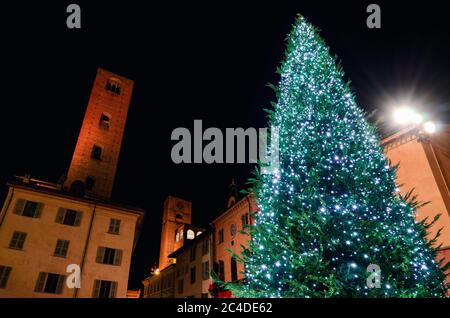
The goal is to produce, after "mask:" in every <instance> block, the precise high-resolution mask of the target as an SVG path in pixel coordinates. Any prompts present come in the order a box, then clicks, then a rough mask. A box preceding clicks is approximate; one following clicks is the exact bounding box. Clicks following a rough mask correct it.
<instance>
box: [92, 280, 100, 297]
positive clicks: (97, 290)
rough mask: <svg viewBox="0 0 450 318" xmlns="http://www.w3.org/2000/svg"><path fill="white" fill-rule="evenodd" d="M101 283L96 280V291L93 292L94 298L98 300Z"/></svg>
mask: <svg viewBox="0 0 450 318" xmlns="http://www.w3.org/2000/svg"><path fill="white" fill-rule="evenodd" d="M100 283H101V281H99V280H97V279H96V280H94V290H93V291H92V298H98V296H99V294H100Z"/></svg>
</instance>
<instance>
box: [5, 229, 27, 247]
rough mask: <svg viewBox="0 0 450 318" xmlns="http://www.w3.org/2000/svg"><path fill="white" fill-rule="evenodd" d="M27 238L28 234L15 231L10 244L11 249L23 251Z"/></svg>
mask: <svg viewBox="0 0 450 318" xmlns="http://www.w3.org/2000/svg"><path fill="white" fill-rule="evenodd" d="M26 237H27V233H24V232H17V231H15V232H14V233H13V236H12V238H11V242H10V243H9V248H13V249H16V250H21V249H22V248H23V244H24V243H25V239H26Z"/></svg>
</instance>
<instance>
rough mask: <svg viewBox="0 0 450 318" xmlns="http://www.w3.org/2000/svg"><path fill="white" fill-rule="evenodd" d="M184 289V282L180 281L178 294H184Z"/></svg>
mask: <svg viewBox="0 0 450 318" xmlns="http://www.w3.org/2000/svg"><path fill="white" fill-rule="evenodd" d="M183 289H184V280H183V279H179V280H178V294H182V293H183Z"/></svg>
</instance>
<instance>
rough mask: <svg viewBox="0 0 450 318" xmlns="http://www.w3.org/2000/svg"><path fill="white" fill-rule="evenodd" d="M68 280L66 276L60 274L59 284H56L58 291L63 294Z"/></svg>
mask: <svg viewBox="0 0 450 318" xmlns="http://www.w3.org/2000/svg"><path fill="white" fill-rule="evenodd" d="M65 281H66V276H64V275H59V278H58V284H57V285H56V293H57V294H62V291H63V288H64V282H65Z"/></svg>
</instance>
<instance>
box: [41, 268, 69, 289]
mask: <svg viewBox="0 0 450 318" xmlns="http://www.w3.org/2000/svg"><path fill="white" fill-rule="evenodd" d="M65 280H66V277H65V276H64V275H59V274H55V273H44V272H41V273H39V276H38V280H37V283H36V288H35V291H36V292H38V293H47V294H61V293H62V290H63V287H64V282H65Z"/></svg>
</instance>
